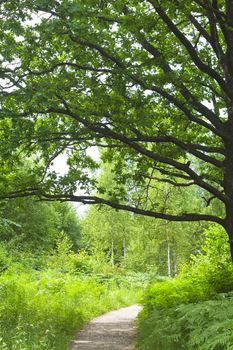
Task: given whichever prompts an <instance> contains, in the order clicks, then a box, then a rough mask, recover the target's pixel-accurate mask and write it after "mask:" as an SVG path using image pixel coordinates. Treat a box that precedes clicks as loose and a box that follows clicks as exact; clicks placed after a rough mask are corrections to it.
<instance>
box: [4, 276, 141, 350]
mask: <svg viewBox="0 0 233 350" xmlns="http://www.w3.org/2000/svg"><path fill="white" fill-rule="evenodd" d="M140 290H141V288H140ZM139 294H140V291H137V290H136V289H135V287H133V286H131V287H129V285H123V284H122V285H118V287H116V283H113V282H104V283H103V282H102V283H100V282H98V281H96V279H95V278H93V277H88V278H87V277H86V278H80V277H77V276H75V275H71V274H64V273H59V272H57V271H44V272H40V273H39V272H37V273H36V272H33V271H31V272H30V273H29V272H27V273H20V274H19V275H16V274H15V273H14V274H13V273H11V274H6V273H5V274H3V275H2V276H1V277H0V349H1V350H58V349H59V350H67V349H68V348H69V344H70V342H71V340H72V339H73V338H74V334H75V332H76V331H77V329H79V328H80V327H81V326H82V325H83V323H85V322H87V321H88V320H90V319H91V318H93V317H94V316H96V315H98V314H101V313H103V312H105V311H107V310H111V309H115V308H118V307H120V306H124V305H129V304H131V303H134V302H137V300H138V298H139Z"/></svg>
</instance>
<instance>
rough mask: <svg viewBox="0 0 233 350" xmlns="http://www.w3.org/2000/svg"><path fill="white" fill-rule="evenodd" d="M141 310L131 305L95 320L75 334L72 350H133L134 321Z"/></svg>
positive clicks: (137, 306)
mask: <svg viewBox="0 0 233 350" xmlns="http://www.w3.org/2000/svg"><path fill="white" fill-rule="evenodd" d="M141 309H142V308H141V307H140V306H139V305H132V306H129V307H125V308H122V309H119V310H115V311H111V312H108V313H107V314H104V315H102V316H100V317H97V318H95V319H94V320H93V321H91V322H90V323H89V324H88V325H86V326H85V327H84V328H83V329H82V330H81V331H80V332H79V333H78V334H77V339H76V340H75V341H74V342H73V345H72V350H93V349H95V350H134V349H135V347H134V341H135V338H136V328H135V325H134V320H135V319H136V317H137V315H138V313H139V312H140V311H141Z"/></svg>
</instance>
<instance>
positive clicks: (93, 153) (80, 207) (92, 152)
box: [52, 147, 100, 217]
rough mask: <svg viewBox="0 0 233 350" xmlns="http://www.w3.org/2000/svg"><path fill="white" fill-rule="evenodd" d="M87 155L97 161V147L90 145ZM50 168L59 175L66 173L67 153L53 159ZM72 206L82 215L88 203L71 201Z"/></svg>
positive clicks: (98, 156) (81, 192)
mask: <svg viewBox="0 0 233 350" xmlns="http://www.w3.org/2000/svg"><path fill="white" fill-rule="evenodd" d="M86 153H87V155H88V156H90V157H91V158H92V159H93V160H95V161H98V160H99V158H100V153H99V151H98V148H97V147H90V148H88V149H87V151H86ZM52 170H54V171H56V173H58V174H59V175H61V176H63V175H65V174H66V173H67V171H68V165H67V155H66V154H62V155H59V156H58V157H57V158H56V159H55V160H54V161H53V166H52ZM76 194H79V195H80V194H84V191H82V190H79V191H77V193H76ZM72 205H73V206H74V208H75V209H76V212H77V214H78V215H79V216H81V217H82V216H84V215H85V213H86V211H87V209H88V207H89V206H88V205H85V204H82V203H74V202H73V203H72Z"/></svg>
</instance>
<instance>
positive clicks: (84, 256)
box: [0, 199, 155, 350]
mask: <svg viewBox="0 0 233 350" xmlns="http://www.w3.org/2000/svg"><path fill="white" fill-rule="evenodd" d="M81 231H82V228H81V224H80V220H79V219H78V217H77V214H76V213H75V211H74V209H73V208H72V207H71V206H70V205H67V204H64V203H38V202H33V201H32V200H31V199H24V200H21V201H20V200H18V199H17V200H14V201H10V202H5V203H2V210H1V226H0V234H1V244H0V319H1V321H0V348H1V349H2V350H55V349H60V350H67V349H69V345H70V342H71V340H73V339H74V336H75V333H76V331H77V329H79V328H80V327H81V326H82V325H83V323H85V322H87V321H88V320H90V319H91V318H93V317H94V316H96V315H98V314H100V313H103V312H105V311H107V310H111V309H116V308H119V307H120V306H124V305H130V304H132V303H135V302H137V301H138V300H139V298H140V297H141V293H142V290H143V288H144V287H145V285H146V284H147V282H148V280H149V279H151V278H152V276H149V275H143V274H138V273H133V272H131V273H129V272H128V273H127V271H121V270H120V269H119V268H117V267H115V268H114V267H112V266H111V264H110V263H109V262H108V259H107V258H105V257H104V256H103V254H102V256H101V254H96V255H95V256H93V255H90V254H88V253H87V252H85V251H84V250H83V246H84V244H85V242H83V243H82V235H81ZM154 276H155V274H154Z"/></svg>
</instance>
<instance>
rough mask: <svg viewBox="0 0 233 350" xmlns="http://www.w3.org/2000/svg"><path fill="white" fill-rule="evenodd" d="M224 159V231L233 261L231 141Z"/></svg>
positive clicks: (232, 125)
mask: <svg viewBox="0 0 233 350" xmlns="http://www.w3.org/2000/svg"><path fill="white" fill-rule="evenodd" d="M227 125H228V128H229V135H233V117H232V118H231V119H230V118H229V121H228V123H227ZM225 147H226V158H225V173H224V191H225V194H226V195H227V197H228V202H227V203H226V205H225V208H226V218H225V229H226V232H227V234H228V238H229V245H230V253H231V259H232V261H233V143H232V140H230V138H229V141H227V142H225Z"/></svg>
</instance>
